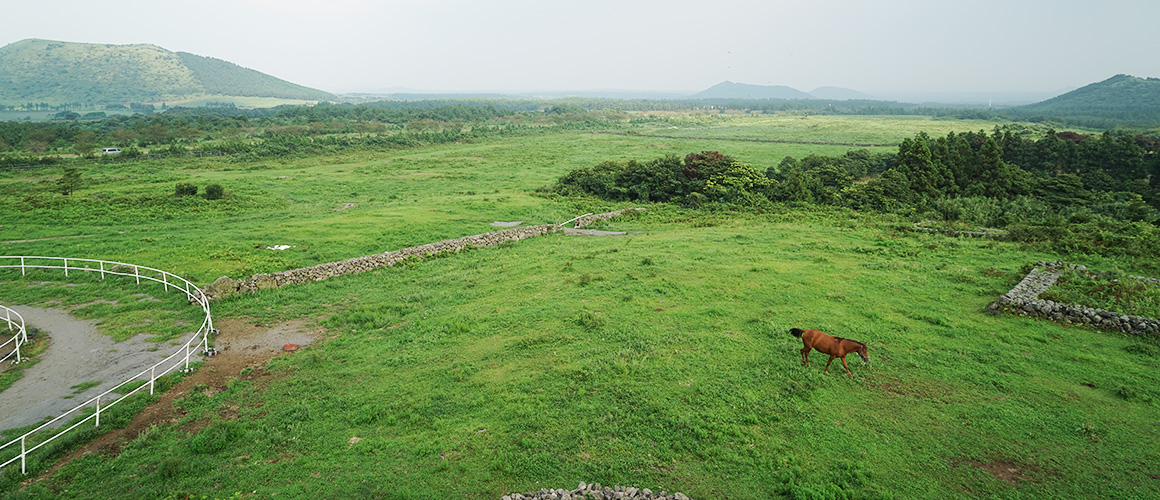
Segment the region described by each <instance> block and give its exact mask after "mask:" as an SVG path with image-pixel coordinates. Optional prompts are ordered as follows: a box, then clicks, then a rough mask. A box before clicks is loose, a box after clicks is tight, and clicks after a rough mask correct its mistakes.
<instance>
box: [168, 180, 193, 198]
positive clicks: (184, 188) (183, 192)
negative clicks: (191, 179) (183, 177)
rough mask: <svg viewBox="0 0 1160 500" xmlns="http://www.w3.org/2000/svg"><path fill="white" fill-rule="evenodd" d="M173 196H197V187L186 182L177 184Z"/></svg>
mask: <svg viewBox="0 0 1160 500" xmlns="http://www.w3.org/2000/svg"><path fill="white" fill-rule="evenodd" d="M173 194H175V195H177V196H193V195H196V194H197V186H194V185H193V184H190V183H188V182H178V183H177V188H176V189H174V193H173Z"/></svg>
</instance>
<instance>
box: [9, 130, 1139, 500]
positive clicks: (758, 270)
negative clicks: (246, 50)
mask: <svg viewBox="0 0 1160 500" xmlns="http://www.w3.org/2000/svg"><path fill="white" fill-rule="evenodd" d="M766 118H767V117H756V119H754V120H753V121H752V122H746V121H744V119H742V118H738V119H736V120H737V121H736V122H734V123H732V124H731V125H730V127H737V128H742V127H744V126H745V124H746V123H751V124H752V125H751V126H752V127H753V130H747V131H744V134H753V135H755V136H756V135H762V134H772V133H775V132H776V133H783V132H779V131H777V127H783V126H785V125H784V124H781V123H780V122H779V123H777V124H774V123H771V122H769V121H766ZM730 120H734V119H733V118H730ZM810 120H827V118H820V117H810ZM833 120H835V123H836V124H831V125H833V127H830V128H831V129H832V130H838V129H840V128H842V127H850V129H851V132H850V133H849V134H848V135H847V136H846V137H847V138H848V139H851V140H862V139H860V138H857V139H855V137H862V136H859V135H858V134H861V133H862V132H857V131H855V129H856V128H857V127H856V124H854V123H853V122H851V121H848V119H845V118H833ZM891 123H893V125H890V127H893V128H894V129H897V130H898V132H899V134H898V137H896V140H897V139H901V138H902V137H906V136H912V135H913V134H914V133H915V132H917V131H918V130H923V129H924V126H925V125H929V124H932V123H938V124H943V123H945V124H950V125H947V126H951V125H953V124H956V123H959V124H960V125H962V127H963V130H976V129H978V128H979V127H978V124H977V123H971V122H961V123H960V122H949V121H948V122H930V121H925V122H924V121H922V120H911V119H898V120H894V121H893V122H891ZM908 126H913V127H914V128H913V129H907V127H908ZM927 130H930V131H931V132H932V135H933V134H934V133H935V132H936V131H937V130H935V129H927ZM642 131H643V130H642ZM806 134H807V132H805V131H803V132H802V135H806ZM867 134H868V135H867V136H869V135H874V136H886V135H887V134H886V133H885V132H881V131H878V132H872V133H867ZM690 135H692V134H690ZM698 135H709V134H699V133H698ZM713 135H714V136H717V135H724V133H719V132H717V131H714V132H713ZM736 135H742V131H740V130H738V131H736ZM825 136H826V137H842V134H841V133H840V132H835V131H831V132H826V133H825ZM801 148H806V146H799V145H788V144H757V143H740V142H727V141H721V142H720V143H713V142H707V141H696V140H672V139H665V140H664V141H663V142H660V141H658V140H657V139H656V138H646V137H633V136H612V135H593V134H558V135H545V136H533V137H516V138H506V139H502V140H495V141H492V142H485V143H479V144H461V145H449V146H442V147H438V148H430V149H416V150H409V151H400V152H393V153H379V154H359V155H350V156H348V157H334V158H307V159H297V160H292V161H285V162H261V163H254V164H249V163H234V162H231V161H229V160H228V159H224V158H215V159H208V160H197V161H193V160H181V161H177V160H172V161H161V162H149V163H142V164H118V165H115V166H111V167H109V168H108V169H103V170H99V171H86V172H84V175H85V177H86V179H89V181H90V184H89V185H87V186H86V187H85V188H84V189H83V190H82V191H81V192H79V193H78V194H77V195H74V196H73V197H72V198H70V199H67V200H61V199H60V198H59V197H55V198H54V197H50V196H48V195H47V194H45V193H47V192H48V191H49V190H50V189H51V182H52V181H53V179H54V178H55V177H56V176H59V173H58V172H55V171H52V170H46V171H22V172H16V173H13V172H3V173H0V204H2V205H0V209H2V210H3V213H5V221H4V222H3V223H2V224H3V227H0V241H3V243H0V245H3V246H2V247H0V248H3V250H2V251H0V253H3V254H6V255H19V254H41V255H70V256H84V257H88V258H103V259H110V260H120V261H127V262H133V263H139V264H143V265H150V266H153V267H158V268H162V269H167V270H170V271H172V272H175V273H176V274H179V275H182V276H185V277H187V278H191V279H194V280H195V281H201V282H208V281H211V280H212V279H214V278H216V277H217V276H220V275H221V274H228V275H231V276H233V277H235V278H239V277H244V276H245V275H248V274H250V273H253V272H261V271H274V270H280V269H285V268H289V267H298V266H302V265H310V264H313V263H318V262H327V261H332V260H338V259H341V258H347V257H353V256H358V255H363V254H368V253H375V252H381V251H385V250H391V249H396V248H401V247H405V246H410V245H414V244H420V243H427V242H430V241H435V240H439V239H444V238H450V237H458V236H463V235H468V234H475V233H481V232H486V231H489V230H492V229H494V228H492V227H490V226H488V223H490V222H492V221H496V220H499V221H512V220H522V221H524V222H525V223H528V224H533V223H544V222H552V221H562V220H566V219H568V218H571V217H572V216H574V215H578V214H580V213H584V212H589V211H591V212H598V211H604V210H606V209H610V208H620V207H617V206H611V205H608V204H606V203H601V202H598V201H594V200H568V199H560V198H556V197H552V196H548V197H543V196H537V195H536V194H535V193H534V192H533V191H534V189H536V188H538V187H541V186H544V185H547V184H550V183H551V182H552V181H553V180H554V179H555V178H556V177H558V176H559V175H561V174H563V173H564V172H567V171H568V170H570V169H572V168H575V167H577V166H583V165H592V164H594V163H597V162H599V161H603V160H608V159H613V160H623V159H633V158H635V159H649V158H653V157H656V156H659V155H661V154H668V153H672V154H682V155H683V154H685V153H688V152H691V151H700V150H714V149H715V150H720V151H721V152H723V153H727V154H730V155H733V156H734V157H736V158H738V159H739V160H742V161H748V162H751V163H753V164H754V165H758V166H762V167H764V166H768V165H770V164H776V163H777V162H778V161H780V159H781V158H782V157H784V156H786V155H798V154H801V153H799V151H804V150H803V149H801ZM812 150H813V151H819V152H826V153H827V154H833V153H832V152H831V151H830V150H829V149H826V148H814V149H812ZM843 150H844V149H843ZM839 152H840V151H839ZM184 181H190V182H194V183H195V184H198V185H199V186H204V185H205V184H207V183H210V182H217V183H221V184H222V185H223V186H225V187H226V189H227V191H228V192H229V196H228V197H227V199H225V200H220V201H216V202H211V201H207V200H204V199H194V198H186V199H175V198H173V197H172V191H173V185H174V184H175V183H176V182H184ZM37 193H40V194H37ZM29 194H33V195H34V196H33V199H31V201H30V199H28V198H26V196H28V195H29ZM33 202H35V203H38V204H40V207H39V208H32V209H28V208H27V207H26V206H25V205H27V204H30V203H33ZM348 203H353V204H354V205H353V206H351V207H348V208H345V209H342V210H339V209H340V208H343V207H344V206H345V205H346V204H348ZM22 204H25V205H22ZM646 208H647V210H645V211H643V212H639V213H638V215H636V216H634V217H628V218H622V219H619V220H615V221H612V222H609V223H606V224H605V225H604V226H603V228H605V229H614V230H620V231H628V232H629V234H628V235H625V236H620V237H604V238H592V237H587V238H586V237H573V236H565V235H560V234H556V235H551V236H546V237H541V238H536V239H532V240H526V241H523V242H519V243H515V244H511V245H503V246H500V247H496V248H490V249H481V250H473V251H469V252H466V253H462V254H457V255H454V256H449V257H446V258H439V259H432V260H428V261H424V262H419V263H413V264H408V265H405V266H401V267H397V268H389V269H382V270H378V271H374V272H370V273H365V274H360V275H353V276H349V277H344V278H338V279H332V280H328V281H325V282H319V283H316V284H312V285H306V286H294V287H286V288H282V289H277V290H268V291H264V292H262V293H258V294H252V295H243V296H234V297H231V298H228V299H226V300H225V301H222V302H220V303H216V304H215V305H214V315H215V318H217V319H218V321H219V322H220V321H221V320H222V319H223V318H239V319H244V320H246V321H249V322H258V323H262V324H278V323H281V322H284V321H290V320H298V319H305V320H307V321H309V322H311V323H315V324H317V325H319V326H321V327H323V328H324V329H325V330H326V331H327V332H328V333H327V338H326V339H325V341H323V342H320V343H318V344H316V345H312V346H310V347H308V348H306V349H305V350H303V351H301V352H298V353H296V354H294V355H291V356H283V357H279V358H276V359H275V360H274V361H272V362H271V363H270V365H269V366H268V367H266V369H265V370H261V371H259V372H249V373H239V374H237V378H236V379H234V380H233V381H232V382H230V383H229V384H228V385H227V386H226V387H224V388H222V389H223V390H220V391H202V392H193V393H191V394H190V395H188V396H186V397H184V398H182V399H180V400H179V401H178V403H177V404H178V406H179V407H180V409H181V410H182V411H183V412H184V413H183V414H182V415H181V416H180V418H179V420H178V421H177V422H176V423H173V424H166V425H161V426H157V427H155V428H152V429H150V430H149V431H147V432H146V433H144V434H143V435H142V436H141V437H139V438H138V439H137V440H135V441H133V442H132V443H130V444H128V445H126V446H124V447H123V448H122V449H121V453H120V454H119V455H116V456H105V455H101V454H93V455H88V456H86V457H82V458H80V459H77V460H75V461H73V462H71V463H70V464H68V465H66V466H65V467H64V468H62V469H60V470H59V471H58V472H57V473H56V474H55V475H54V476H53V477H51V478H49V479H47V480H45V481H42V482H38V483H35V484H33V485H31V486H28V487H27V488H24V489H19V481H20V480H21V479H23V478H22V477H20V476H19V475H18V474H16V475H14V474H12V473H11V471H5V472H4V473H3V476H2V477H0V488H3V491H4V492H5V494H6V495H7V496H8V497H11V498H46V497H54V498H57V497H61V498H93V497H134V498H142V497H155V498H185V497H186V495H193V496H196V497H199V498H200V497H202V496H205V497H207V498H226V497H245V498H271V497H279V498H285V497H290V498H298V497H367V498H450V497H462V498H480V499H485V498H491V499H494V498H499V496H500V495H502V494H503V493H505V492H513V491H528V490H534V489H539V488H541V487H551V488H572V487H575V485H576V483H578V482H580V481H586V482H600V483H603V484H608V485H611V484H625V485H633V484H635V485H639V486H641V487H648V488H651V489H653V490H662V489H663V490H667V491H681V492H684V493H686V494H688V495H689V496H691V497H693V498H743V499H745V498H754V499H756V498H819V499H825V498H834V499H838V498H1096V497H1099V498H1152V497H1156V496H1157V495H1160V486H1158V485H1157V482H1156V480H1155V478H1156V477H1158V476H1160V466H1158V465H1157V463H1160V445H1157V444H1156V443H1158V442H1160V389H1158V388H1160V384H1158V382H1160V375H1157V374H1156V373H1155V371H1154V370H1153V369H1152V365H1153V364H1154V363H1155V362H1156V358H1157V357H1160V349H1157V348H1156V346H1155V344H1152V343H1148V342H1145V341H1142V340H1139V339H1136V338H1132V337H1128V336H1126V335H1123V334H1118V333H1108V332H1099V331H1094V330H1088V329H1083V328H1075V327H1065V326H1062V325H1057V324H1052V323H1047V322H1043V321H1039V320H1032V319H1027V318H1020V317H1013V316H999V317H995V316H990V315H987V314H985V312H984V311H985V308H986V306H987V304H989V303H990V302H992V301H994V300H995V299H996V298H997V297H998V296H999V295H1001V294H1002V293H1004V292H1005V291H1007V290H1008V289H1009V288H1010V287H1011V286H1012V285H1014V284H1015V283H1016V282H1018V280H1019V279H1021V278H1022V276H1023V274H1024V273H1025V271H1026V269H1027V265H1028V264H1029V263H1032V262H1035V261H1037V260H1048V259H1056V258H1067V257H1068V256H1065V255H1056V254H1046V253H1042V252H1038V251H1036V250H1034V249H1033V248H1027V247H1022V246H1019V245H1016V244H1011V243H1001V242H992V241H987V240H974V239H955V238H949V237H943V236H937V235H927V234H916V233H912V232H909V231H906V230H905V228H906V227H907V226H908V223H907V221H901V220H895V219H892V218H890V217H883V216H870V215H864V214H857V213H852V212H847V211H842V210H817V209H808V208H802V207H788V206H787V207H781V208H780V209H779V210H778V211H776V212H774V213H765V214H756V213H721V212H717V213H709V212H696V211H689V210H684V209H679V208H675V207H672V206H666V205H648V206H646ZM63 236H70V237H69V238H61V237H63ZM44 238H57V239H44ZM14 240H39V241H22V242H13V241H14ZM274 244H288V245H293V248H292V249H290V250H287V251H284V252H276V251H271V250H266V249H265V248H264V247H265V246H268V245H274ZM255 247H259V248H255ZM1085 263H1086V262H1085ZM1087 264H1089V265H1091V266H1092V267H1096V268H1120V269H1123V270H1124V271H1125V272H1131V271H1132V270H1131V269H1130V266H1129V265H1128V264H1127V263H1117V262H1115V261H1113V260H1105V261H1102V262H1092V263H1087ZM60 279H61V278H60V277H51V276H49V275H47V273H46V274H45V275H44V276H32V277H29V278H27V279H21V278H19V276H18V275H16V276H11V275H5V276H3V277H0V280H3V281H5V282H6V284H5V286H3V287H0V302H3V303H5V304H13V303H24V302H45V301H51V300H56V301H60V302H62V303H65V304H68V303H75V304H82V303H84V302H85V301H83V300H81V298H79V297H75V298H74V297H72V295H71V294H72V293H74V292H72V291H70V290H69V289H67V288H66V287H60V286H46V285H41V284H39V283H40V282H41V281H57V280H60ZM89 286H90V285H85V286H84V287H79V288H87V287H89ZM100 286H102V287H111V288H112V290H110V291H109V292H108V293H110V294H116V293H122V294H131V293H139V292H140V291H141V290H140V289H138V288H136V287H135V286H133V285H132V284H126V285H124V288H125V290H124V291H123V292H116V290H115V289H116V288H117V283H116V282H109V283H105V284H101V285H100ZM49 289H53V290H57V291H58V292H59V295H57V296H56V297H57V298H53V297H51V296H49V295H51V294H49V295H45V291H46V290H49ZM78 293H79V292H78ZM161 309H162V310H164V309H167V308H161ZM117 313H118V311H117V309H116V308H108V309H103V310H100V311H95V312H94V314H96V315H97V316H104V317H108V318H110V319H109V321H113V319H112V318H113V317H114V316H116V315H117ZM158 314H159V316H163V314H168V313H158ZM175 314H176V313H175ZM793 327H800V328H819V329H822V330H823V331H826V332H829V333H831V334H834V335H838V336H842V337H848V338H853V339H856V340H861V341H865V342H867V343H868V344H869V346H870V357H871V364H870V365H864V364H863V363H862V362H861V361H860V360H857V359H856V358H854V357H851V359H849V360H848V361H849V364H850V368H851V370H852V371H853V372H854V378H852V379H851V378H847V377H846V376H845V374H844V373H843V371H842V370H841V368H840V367H835V366H831V368H832V369H831V370H830V373H828V374H826V373H823V372H822V367H823V366H824V365H825V361H826V357H825V356H824V355H819V354H817V353H815V354H814V355H812V356H811V361H812V366H810V367H803V366H801V365H800V363H799V358H800V355H799V352H798V351H799V349H800V347H801V344H800V341H799V340H798V339H796V338H793V337H791V336H790V335H789V333H788V330H789V329H790V328H793ZM75 382H76V383H81V382H84V381H75ZM33 459H34V460H33V461H34V462H35V463H33V464H31V465H32V468H33V469H34V470H43V469H44V468H45V467H46V466H47V465H49V463H48V460H44V459H41V458H37V457H33Z"/></svg>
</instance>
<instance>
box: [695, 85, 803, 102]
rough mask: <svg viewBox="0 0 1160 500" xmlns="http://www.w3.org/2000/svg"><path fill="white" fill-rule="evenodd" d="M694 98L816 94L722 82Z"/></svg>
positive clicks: (794, 97)
mask: <svg viewBox="0 0 1160 500" xmlns="http://www.w3.org/2000/svg"><path fill="white" fill-rule="evenodd" d="M689 97H691V98H693V99H813V98H814V96H812V95H809V94H807V93H805V92H802V91H800V90H797V89H795V88H792V87H786V86H784V85H750V84H748V83H733V82H721V83H718V84H717V85H714V86H712V87H709V88H708V89H705V90H703V91H701V92H698V93H696V94H693V95H691V96H689Z"/></svg>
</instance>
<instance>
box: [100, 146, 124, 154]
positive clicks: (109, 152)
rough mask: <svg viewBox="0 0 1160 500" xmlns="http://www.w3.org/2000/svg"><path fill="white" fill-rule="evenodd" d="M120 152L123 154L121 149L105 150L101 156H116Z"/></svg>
mask: <svg viewBox="0 0 1160 500" xmlns="http://www.w3.org/2000/svg"><path fill="white" fill-rule="evenodd" d="M120 152H121V149H120V148H105V149H102V150H101V154H103V155H115V154H117V153H120Z"/></svg>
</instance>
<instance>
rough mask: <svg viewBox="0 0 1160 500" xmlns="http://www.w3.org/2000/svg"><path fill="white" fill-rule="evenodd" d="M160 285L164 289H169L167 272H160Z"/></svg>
mask: <svg viewBox="0 0 1160 500" xmlns="http://www.w3.org/2000/svg"><path fill="white" fill-rule="evenodd" d="M161 285H162V286H164V287H165V291H167V292H168V291H169V273H166V272H164V271H162V272H161Z"/></svg>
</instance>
